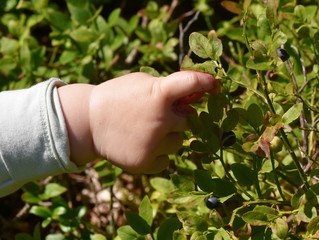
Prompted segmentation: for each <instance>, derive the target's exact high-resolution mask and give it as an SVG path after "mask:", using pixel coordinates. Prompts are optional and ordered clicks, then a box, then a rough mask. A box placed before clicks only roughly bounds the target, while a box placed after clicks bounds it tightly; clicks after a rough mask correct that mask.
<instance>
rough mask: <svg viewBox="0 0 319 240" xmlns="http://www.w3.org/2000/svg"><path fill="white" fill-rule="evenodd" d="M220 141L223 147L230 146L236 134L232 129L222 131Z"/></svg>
mask: <svg viewBox="0 0 319 240" xmlns="http://www.w3.org/2000/svg"><path fill="white" fill-rule="evenodd" d="M222 143H223V146H224V147H229V146H232V145H234V144H235V143H236V135H235V133H234V132H233V131H230V132H223V136H222Z"/></svg>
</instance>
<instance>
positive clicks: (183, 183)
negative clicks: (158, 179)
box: [171, 174, 195, 192]
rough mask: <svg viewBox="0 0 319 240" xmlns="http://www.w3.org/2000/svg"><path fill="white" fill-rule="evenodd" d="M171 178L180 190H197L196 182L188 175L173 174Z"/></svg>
mask: <svg viewBox="0 0 319 240" xmlns="http://www.w3.org/2000/svg"><path fill="white" fill-rule="evenodd" d="M171 179H172V182H173V184H174V185H175V187H176V188H177V189H178V191H181V192H191V191H194V190H195V184H194V183H193V181H192V180H190V179H189V178H188V177H186V176H182V175H178V174H173V175H171Z"/></svg>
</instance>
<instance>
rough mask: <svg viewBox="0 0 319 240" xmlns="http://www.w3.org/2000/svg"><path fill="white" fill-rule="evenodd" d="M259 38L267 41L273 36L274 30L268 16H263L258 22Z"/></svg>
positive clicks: (260, 16)
mask: <svg viewBox="0 0 319 240" xmlns="http://www.w3.org/2000/svg"><path fill="white" fill-rule="evenodd" d="M257 27H258V30H257V33H258V38H259V39H261V40H264V41H267V40H268V39H270V37H271V36H272V29H271V25H270V22H269V19H268V18H267V16H266V14H261V15H259V17H258V20H257Z"/></svg>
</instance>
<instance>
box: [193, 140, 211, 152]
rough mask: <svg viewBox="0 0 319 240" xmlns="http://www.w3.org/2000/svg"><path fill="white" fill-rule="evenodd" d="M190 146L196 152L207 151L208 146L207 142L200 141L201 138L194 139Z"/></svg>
mask: <svg viewBox="0 0 319 240" xmlns="http://www.w3.org/2000/svg"><path fill="white" fill-rule="evenodd" d="M190 148H191V149H192V150H193V151H195V152H203V153H204V152H207V151H208V149H207V146H206V144H205V143H203V142H201V141H199V140H193V141H191V143H190Z"/></svg>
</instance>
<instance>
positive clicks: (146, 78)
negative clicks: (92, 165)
mask: <svg viewBox="0 0 319 240" xmlns="http://www.w3.org/2000/svg"><path fill="white" fill-rule="evenodd" d="M72 86H73V87H72ZM81 89H82V90H81ZM218 90H219V85H218V81H217V80H216V79H215V78H214V77H213V76H212V75H209V74H205V73H200V72H195V71H182V72H176V73H173V74H171V75H169V76H167V77H159V78H158V77H153V76H151V75H149V74H146V73H131V74H128V75H125V76H122V77H119V78H116V79H112V80H109V81H107V82H104V83H102V84H100V85H97V86H92V85H83V84H75V85H67V86H64V87H60V88H59V90H58V91H59V96H60V100H61V105H62V109H63V112H64V116H65V119H66V123H67V129H68V134H69V139H70V148H71V160H72V161H74V162H75V163H77V164H84V163H85V162H87V161H91V160H93V159H94V158H95V157H101V158H105V159H108V160H109V161H110V162H112V163H113V164H115V165H117V166H119V167H121V168H123V169H124V170H127V171H129V172H131V173H156V172H160V171H162V170H163V169H165V167H166V166H167V165H168V162H169V159H168V156H167V155H168V154H170V153H175V152H177V151H178V149H179V148H180V147H181V145H182V141H183V139H182V135H181V132H182V131H184V130H186V129H187V121H186V115H187V114H190V113H193V112H194V109H192V108H191V107H190V106H188V104H189V103H191V102H194V101H195V100H197V98H199V97H200V96H201V95H202V94H203V93H204V92H210V93H213V94H214V93H216V92H218ZM72 96H73V97H72ZM77 96H78V97H80V98H81V99H80V100H79V101H76V100H75V99H76V98H77ZM70 98H71V99H70ZM72 98H73V99H72ZM74 98H75V99H74ZM68 101H69V102H68ZM72 102H73V105H74V104H76V105H77V107H78V108H79V110H76V109H72ZM72 112H73V113H72ZM85 118H87V119H85ZM81 152H82V153H81Z"/></svg>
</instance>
